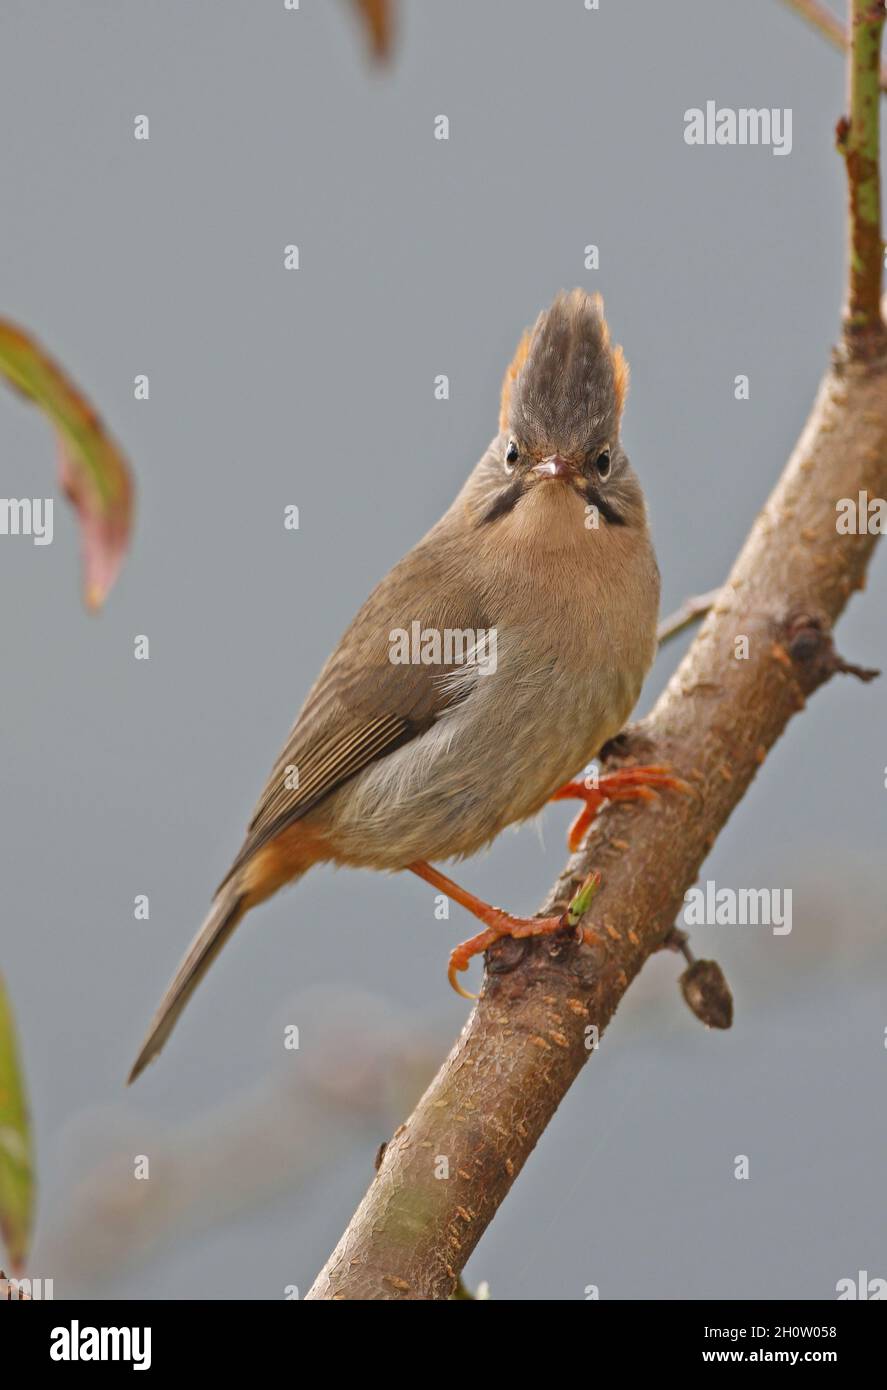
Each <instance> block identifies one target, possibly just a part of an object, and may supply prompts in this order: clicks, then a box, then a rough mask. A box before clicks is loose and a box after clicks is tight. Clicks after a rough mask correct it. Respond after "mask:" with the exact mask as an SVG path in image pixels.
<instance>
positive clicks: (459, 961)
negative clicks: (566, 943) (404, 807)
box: [407, 859, 601, 999]
mask: <svg viewBox="0 0 887 1390" xmlns="http://www.w3.org/2000/svg"><path fill="white" fill-rule="evenodd" d="M407 867H408V868H409V869H410V870H411V871H412V872H413V873H414V874H418V876H419V878H424V880H425V882H426V883H430V884H432V885H433V887H435V888H439V889H440V890H441V892H442V893H446V894H447V895H448V897H451V898H453V899H454V901H455V902H457V903H459V904H461V906H462V907H464V908H467V910H468V911H469V912H470V913H472V914H473V915H474V916H475V917H477V918H478V920H479V921H481V922H483V923H484V930H483V931H482V932H478V934H477V936H472V937H470V938H469V939H468V941H463V942H462V943H461V944H460V945H459V946H457V947H456V949H455V950H454V951H453V952H452V954H451V956H450V965H449V969H448V971H447V978H448V979H449V981H450V984H451V985H452V986H453V989H454V990H455V991H456V993H457V994H461V995H462V998H463V999H476V998H477V995H476V994H469V992H468V990H466V989H463V988H462V986H461V984H460V983H459V981H458V980H457V979H456V975H457V973H459V972H461V971H463V970H467V969H468V962H469V961H470V960H471V958H472V956H477V955H480V954H481V952H482V951H487V950H489V948H490V947H491V946H492V945H494V943H495V942H497V941H498V940H499V939H500V937H503V936H513V937H517V938H521V937H526V936H549V935H550V934H551V933H552V932H556V931H561V930H562V929H563V928H566V927H575V926H576V924H577V923H578V921H579V918H580V917H581V916H582V914H583V913H584V912H585V910H586V908H587V907H588V904H589V903H590V902H591V899H592V898H593V897H594V894H595V893H596V892H597V890H598V888H599V887H600V882H601V877H600V874H597V873H592V874H589V875H588V877H587V878H586V880H585V882H584V883H583V884H582V886H581V888H580V889H579V891H578V893H577V894H576V895H575V897H574V898H573V900H572V902H571V903H570V906H569V907H568V908H567V910H566V912H564V913H562V914H561V916H560V917H512V915H511V913H510V912H503V910H502V908H501V907H491V906H490V904H489V903H485V902H484V901H483V899H482V898H476V897H475V896H474V894H473V893H469V892H468V891H467V889H465V888H460V887H459V885H458V883H454V882H453V880H452V879H451V878H447V876H446V874H442V873H441V872H440V871H439V870H438V869H435V868H432V866H431V865H430V864H426V863H425V861H424V860H423V859H419V860H417V861H416V863H415V864H409V865H407Z"/></svg>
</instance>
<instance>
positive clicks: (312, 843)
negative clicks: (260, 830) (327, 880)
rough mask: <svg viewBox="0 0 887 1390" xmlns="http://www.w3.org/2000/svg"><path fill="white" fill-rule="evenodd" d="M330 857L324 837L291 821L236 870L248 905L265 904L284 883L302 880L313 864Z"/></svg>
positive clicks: (300, 823)
mask: <svg viewBox="0 0 887 1390" xmlns="http://www.w3.org/2000/svg"><path fill="white" fill-rule="evenodd" d="M332 857H333V856H332V852H331V849H330V845H329V841H328V840H327V838H326V836H325V835H323V834H322V833H321V832H320V831H319V830H316V829H315V828H314V827H313V826H311V825H309V824H308V823H306V822H305V821H304V820H297V821H294V822H293V824H292V825H288V826H287V828H286V829H285V830H281V832H280V834H279V835H275V837H274V839H273V840H270V841H269V842H268V844H267V845H262V847H261V849H257V850H256V852H255V854H253V855H251V856H250V858H249V859H248V860H247V861H246V863H245V864H244V865H243V866H242V867H241V868H240V869H239V870H238V877H239V879H240V884H241V885H242V890H243V893H244V897H245V899H246V903H247V906H248V907H255V905H256V904H257V903H261V902H264V900H265V899H266V898H270V897H271V894H272V893H276V892H277V890H278V888H282V887H283V885H284V884H285V883H290V882H291V881H292V880H293V879H297V878H301V876H302V874H304V873H306V872H307V871H308V869H310V868H311V865H312V864H320V863H323V862H325V861H326V860H328V859H331V858H332Z"/></svg>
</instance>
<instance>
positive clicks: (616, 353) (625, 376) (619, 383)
mask: <svg viewBox="0 0 887 1390" xmlns="http://www.w3.org/2000/svg"><path fill="white" fill-rule="evenodd" d="M610 356H611V358H612V360H613V388H614V390H615V392H616V405H617V408H618V410H619V414H620V415H621V414H622V409H623V406H624V405H625V397H626V396H627V395H628V381H629V377H630V376H631V372H630V371H629V366H628V363H627V361H626V360H625V353H624V352H623V351H622V349H621V347H615V348H613V351H612V352H611V354H610Z"/></svg>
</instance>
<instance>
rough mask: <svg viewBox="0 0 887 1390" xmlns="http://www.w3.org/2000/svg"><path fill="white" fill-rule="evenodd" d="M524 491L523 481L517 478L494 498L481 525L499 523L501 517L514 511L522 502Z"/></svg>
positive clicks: (481, 520)
mask: <svg viewBox="0 0 887 1390" xmlns="http://www.w3.org/2000/svg"><path fill="white" fill-rule="evenodd" d="M523 491H524V484H523V479H521V478H515V479H514V481H513V482H511V483H509V484H508V487H504V488H503V489H502V491H501V492H498V493H497V494H496V496H495V497H494V498H493V501H492V502H491V504H490V506H489V507H488V508H487V510H486V511H485V512H484V514H483V516H482V517H481V519H480V525H481V526H486V524H487V522H490V521H497V520H498V519H499V517H500V516H506V515H507V514H508V512H510V511H512V509H513V508H514V507H516V506H517V504H518V502H519V501H520V499H521V497H522V495H523Z"/></svg>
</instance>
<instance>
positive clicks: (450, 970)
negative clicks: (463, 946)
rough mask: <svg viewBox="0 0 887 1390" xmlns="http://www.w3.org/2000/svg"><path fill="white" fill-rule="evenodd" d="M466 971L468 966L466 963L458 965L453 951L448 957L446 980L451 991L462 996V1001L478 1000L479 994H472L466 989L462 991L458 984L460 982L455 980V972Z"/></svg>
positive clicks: (458, 961) (458, 962)
mask: <svg viewBox="0 0 887 1390" xmlns="http://www.w3.org/2000/svg"><path fill="white" fill-rule="evenodd" d="M467 969H468V964H467V962H466V963H465V965H462V964H461V963H460V960H459V959H457V958H456V952H455V951H454V952H453V954H452V955H451V956H450V963H449V966H448V967H447V979H448V980H449V982H450V984H451V986H452V987H453V989H454V990H455V991H456V993H457V994H461V996H462V998H463V999H479V998H480V995H479V994H472V993H471V991H470V990H468V989H463V988H462V985H461V984H460V982H459V981H458V980H457V979H456V972H457V971H461V970H467Z"/></svg>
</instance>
